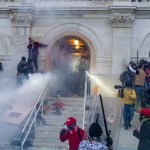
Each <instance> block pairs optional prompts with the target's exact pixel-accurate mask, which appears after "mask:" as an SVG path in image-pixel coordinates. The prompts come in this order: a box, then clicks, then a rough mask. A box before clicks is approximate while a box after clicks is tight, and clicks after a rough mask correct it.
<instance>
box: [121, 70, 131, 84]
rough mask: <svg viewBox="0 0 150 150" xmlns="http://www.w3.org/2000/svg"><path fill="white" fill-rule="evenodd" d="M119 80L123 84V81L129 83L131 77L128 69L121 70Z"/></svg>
mask: <svg viewBox="0 0 150 150" xmlns="http://www.w3.org/2000/svg"><path fill="white" fill-rule="evenodd" d="M119 79H120V81H121V82H122V84H123V85H124V84H125V83H127V82H128V83H129V82H130V83H131V82H132V79H131V76H130V73H129V72H128V71H125V72H123V73H122V74H121V75H120V78H119Z"/></svg>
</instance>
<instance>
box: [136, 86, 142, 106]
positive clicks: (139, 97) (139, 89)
mask: <svg viewBox="0 0 150 150" xmlns="http://www.w3.org/2000/svg"><path fill="white" fill-rule="evenodd" d="M134 89H135V92H136V103H135V107H136V109H137V108H138V106H139V105H140V102H141V100H142V96H143V93H144V86H136V85H135V87H134Z"/></svg>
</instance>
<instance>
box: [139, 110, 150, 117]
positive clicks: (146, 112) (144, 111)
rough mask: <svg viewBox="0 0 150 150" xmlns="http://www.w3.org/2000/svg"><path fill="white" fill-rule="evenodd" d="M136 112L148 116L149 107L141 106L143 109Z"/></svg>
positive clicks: (149, 112)
mask: <svg viewBox="0 0 150 150" xmlns="http://www.w3.org/2000/svg"><path fill="white" fill-rule="evenodd" d="M138 112H139V113H141V114H142V115H144V116H145V117H150V109H149V108H143V109H141V110H139V111H138Z"/></svg>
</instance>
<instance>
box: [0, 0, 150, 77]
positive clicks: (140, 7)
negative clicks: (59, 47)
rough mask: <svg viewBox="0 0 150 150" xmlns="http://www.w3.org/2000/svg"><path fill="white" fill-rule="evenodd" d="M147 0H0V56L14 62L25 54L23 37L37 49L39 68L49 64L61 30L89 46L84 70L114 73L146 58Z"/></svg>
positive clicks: (148, 36) (149, 38)
mask: <svg viewBox="0 0 150 150" xmlns="http://www.w3.org/2000/svg"><path fill="white" fill-rule="evenodd" d="M149 6H150V5H149V2H146V1H143V2H129V1H115V2H114V1H101V0H87V1H84V0H83V1H82V0H77V1H75V0H72V1H71V0H70V1H68V0H59V1H58V0H26V1H23V2H22V1H21V0H0V61H2V62H3V64H4V67H5V64H8V63H10V64H13V65H14V68H13V72H12V75H14V76H15V74H16V72H15V70H16V65H17V63H18V62H19V60H20V58H21V56H27V48H26V47H27V44H28V37H33V38H34V39H35V40H37V41H40V42H41V43H44V44H47V45H48V47H47V48H45V49H40V50H39V51H40V54H39V58H38V59H39V60H38V63H39V70H40V71H42V72H43V71H48V70H50V68H51V60H50V54H51V49H52V46H53V45H54V44H55V42H56V41H57V40H59V39H60V38H62V37H63V36H67V35H74V36H78V37H80V38H82V39H83V40H84V41H85V42H86V43H87V44H88V46H89V49H90V55H91V59H90V72H92V73H100V74H120V73H121V72H122V71H123V70H124V68H125V67H124V66H125V64H127V63H128V62H129V61H136V56H137V51H138V55H139V59H140V58H145V59H147V60H148V59H149V48H150V44H149V43H150V42H149V41H150V19H149V18H150V7H149Z"/></svg>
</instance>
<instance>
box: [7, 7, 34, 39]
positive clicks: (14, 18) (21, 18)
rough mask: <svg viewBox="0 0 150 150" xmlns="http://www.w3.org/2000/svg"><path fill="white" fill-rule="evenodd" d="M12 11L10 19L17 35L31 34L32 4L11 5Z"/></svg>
mask: <svg viewBox="0 0 150 150" xmlns="http://www.w3.org/2000/svg"><path fill="white" fill-rule="evenodd" d="M10 9H11V11H12V13H11V14H10V18H9V19H10V20H11V22H12V27H13V30H14V34H15V35H20V36H29V35H30V28H31V23H32V22H33V15H32V10H33V7H30V6H13V7H10Z"/></svg>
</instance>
